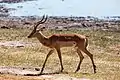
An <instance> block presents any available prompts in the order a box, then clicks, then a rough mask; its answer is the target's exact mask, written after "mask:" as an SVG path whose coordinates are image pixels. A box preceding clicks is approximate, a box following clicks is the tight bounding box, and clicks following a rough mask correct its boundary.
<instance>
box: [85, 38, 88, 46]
mask: <svg viewBox="0 0 120 80" xmlns="http://www.w3.org/2000/svg"><path fill="white" fill-rule="evenodd" d="M87 46H88V38H87V37H86V38H85V47H87Z"/></svg>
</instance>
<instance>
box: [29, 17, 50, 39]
mask: <svg viewBox="0 0 120 80" xmlns="http://www.w3.org/2000/svg"><path fill="white" fill-rule="evenodd" d="M47 17H48V16H46V17H45V15H43V17H42V19H41V20H40V21H38V22H37V23H36V24H35V25H34V29H33V31H32V32H31V33H30V34H29V36H28V38H32V37H36V36H37V33H39V31H40V30H43V29H44V28H45V27H43V28H40V29H37V27H38V26H39V25H40V24H43V23H45V22H46V20H47Z"/></svg>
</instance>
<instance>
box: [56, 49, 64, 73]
mask: <svg viewBox="0 0 120 80" xmlns="http://www.w3.org/2000/svg"><path fill="white" fill-rule="evenodd" d="M56 51H57V53H58V57H59V60H60V65H61V72H63V69H64V68H63V65H62V56H61V51H60V48H56Z"/></svg>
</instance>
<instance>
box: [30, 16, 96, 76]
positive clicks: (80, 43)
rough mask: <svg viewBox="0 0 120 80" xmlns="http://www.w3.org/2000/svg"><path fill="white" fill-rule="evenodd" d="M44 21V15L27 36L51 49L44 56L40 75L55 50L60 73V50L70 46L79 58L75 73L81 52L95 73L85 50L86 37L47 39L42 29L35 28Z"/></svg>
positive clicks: (66, 35)
mask: <svg viewBox="0 0 120 80" xmlns="http://www.w3.org/2000/svg"><path fill="white" fill-rule="evenodd" d="M46 20H47V16H46V17H45V15H44V16H43V18H42V19H41V20H40V21H38V22H37V23H36V24H35V25H34V29H33V31H32V32H31V33H30V35H29V36H28V38H33V37H36V38H37V39H38V40H39V42H40V43H41V44H42V45H44V46H46V47H49V48H51V50H50V51H49V53H48V54H47V56H46V59H45V61H44V64H43V66H42V69H41V72H40V74H42V73H43V70H44V67H45V64H46V62H47V59H48V57H49V56H50V55H51V54H52V53H53V52H54V50H56V51H57V53H58V57H59V60H60V65H61V72H62V71H63V69H64V68H63V64H62V56H61V51H60V48H62V47H72V46H74V47H75V48H76V51H77V53H78V56H79V58H80V61H79V64H78V67H77V69H76V71H75V72H77V71H79V70H80V65H81V63H82V61H83V58H84V56H83V54H82V53H81V51H82V52H84V53H86V54H87V55H88V56H89V57H90V59H91V61H92V65H93V69H94V73H96V66H95V64H94V61H93V55H92V54H91V53H90V52H89V51H88V50H87V45H88V39H87V37H86V36H83V35H80V34H54V35H51V36H49V37H46V36H45V35H43V34H42V32H41V30H42V28H40V29H37V26H38V25H39V24H43V23H45V22H46Z"/></svg>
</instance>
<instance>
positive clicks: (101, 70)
mask: <svg viewBox="0 0 120 80" xmlns="http://www.w3.org/2000/svg"><path fill="white" fill-rule="evenodd" d="M30 32H31V30H29V29H0V42H6V41H22V42H26V43H31V44H29V46H25V47H9V46H0V66H27V67H41V66H42V64H43V61H44V59H45V57H46V55H47V53H48V49H49V48H47V47H44V46H42V45H41V44H39V41H38V40H37V39H34V38H33V39H28V38H27V35H28V34H29V33H30ZM43 33H44V34H45V35H46V36H49V35H51V34H56V33H58V34H63V33H65V34H67V33H78V34H83V35H86V36H89V37H88V39H89V46H88V50H89V51H90V52H91V53H92V54H93V55H94V61H95V64H96V66H97V73H96V74H93V68H92V63H91V61H90V59H89V57H88V56H86V55H85V54H84V56H85V58H84V60H83V63H82V65H81V70H80V71H79V72H78V73H74V71H75V69H76V68H77V64H78V62H79V57H78V55H77V53H76V52H75V50H74V48H62V50H61V51H62V58H63V65H64V70H65V71H67V72H68V74H69V75H70V76H74V77H78V78H88V79H91V80H120V33H117V32H106V31H100V30H97V31H92V30H71V31H54V30H52V31H51V30H47V31H43ZM53 66H54V67H53ZM46 69H52V70H53V72H55V71H59V69H60V64H59V59H58V56H57V54H56V52H55V53H53V54H52V55H51V56H50V58H49V59H48V62H47V63H46V68H45V70H46ZM1 76H2V77H3V76H4V75H1ZM1 76H0V77H1ZM20 79H21V78H20ZM17 80H19V79H17Z"/></svg>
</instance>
